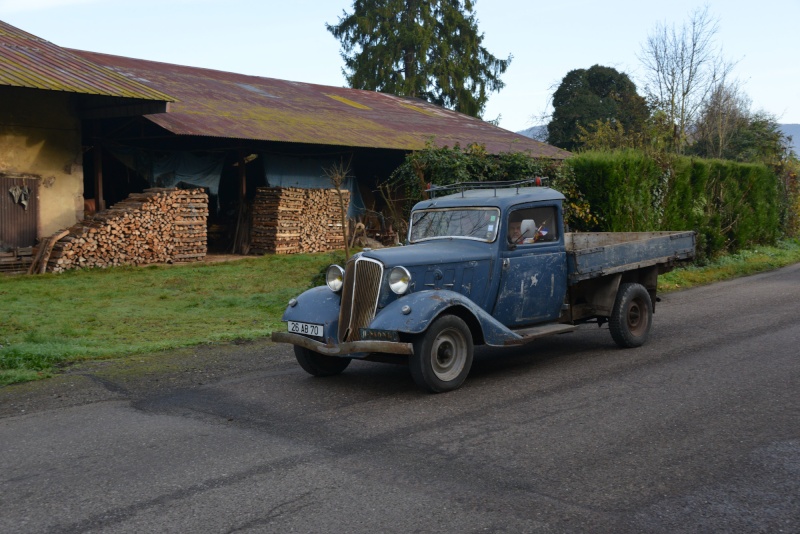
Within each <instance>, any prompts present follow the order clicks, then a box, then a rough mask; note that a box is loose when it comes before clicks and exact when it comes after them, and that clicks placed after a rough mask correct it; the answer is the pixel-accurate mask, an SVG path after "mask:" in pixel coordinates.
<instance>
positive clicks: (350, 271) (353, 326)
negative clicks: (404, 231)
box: [339, 258, 383, 343]
mask: <svg viewBox="0 0 800 534" xmlns="http://www.w3.org/2000/svg"><path fill="white" fill-rule="evenodd" d="M382 277H383V266H382V265H381V264H380V263H378V262H377V261H375V260H370V259H367V258H358V259H355V260H350V261H349V262H347V266H346V267H345V270H344V288H343V289H342V307H341V308H340V310H339V342H340V343H344V342H347V341H358V340H360V339H361V336H360V335H359V332H358V329H359V328H363V327H365V326H369V323H370V322H372V319H373V318H374V317H375V309H376V307H377V306H378V296H379V295H380V290H381V278H382Z"/></svg>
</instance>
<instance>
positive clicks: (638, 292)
mask: <svg viewBox="0 0 800 534" xmlns="http://www.w3.org/2000/svg"><path fill="white" fill-rule="evenodd" d="M652 325H653V302H652V300H651V299H650V293H648V292H647V289H645V288H644V286H642V285H641V284H621V285H620V286H619V291H617V299H616V301H615V302H614V309H613V311H612V312H611V317H609V318H608V327H609V330H611V337H612V338H613V339H614V341H615V342H616V343H617V345H619V346H620V347H622V348H632V347H639V346H641V345H644V343H645V341H647V337H648V336H649V335H650V327H651V326H652Z"/></svg>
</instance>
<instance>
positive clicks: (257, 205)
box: [250, 187, 350, 254]
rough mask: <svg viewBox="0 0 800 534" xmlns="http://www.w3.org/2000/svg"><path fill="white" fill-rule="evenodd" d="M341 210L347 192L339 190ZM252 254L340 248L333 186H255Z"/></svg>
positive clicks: (341, 238) (340, 232)
mask: <svg viewBox="0 0 800 534" xmlns="http://www.w3.org/2000/svg"><path fill="white" fill-rule="evenodd" d="M342 196H343V200H344V206H345V210H346V209H347V205H348V204H349V203H350V192H349V191H342ZM250 236H251V237H250V251H251V252H253V253H261V254H264V253H275V254H299V253H306V252H326V251H330V250H336V249H340V248H344V232H343V230H342V217H341V212H340V208H339V194H338V193H337V192H336V190H335V189H300V188H296V187H259V188H258V189H257V190H256V197H255V199H254V200H253V220H252V225H251V230H250Z"/></svg>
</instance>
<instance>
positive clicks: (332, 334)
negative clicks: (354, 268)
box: [281, 286, 342, 345]
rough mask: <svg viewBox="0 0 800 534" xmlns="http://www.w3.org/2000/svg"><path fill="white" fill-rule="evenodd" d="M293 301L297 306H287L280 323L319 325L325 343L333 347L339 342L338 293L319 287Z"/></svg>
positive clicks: (339, 301) (340, 300) (339, 300)
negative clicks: (297, 322)
mask: <svg viewBox="0 0 800 534" xmlns="http://www.w3.org/2000/svg"><path fill="white" fill-rule="evenodd" d="M295 300H296V301H297V304H295V305H294V306H288V307H287V308H286V311H284V312H283V317H282V318H281V320H282V321H284V322H286V321H300V322H302V323H313V324H321V325H323V332H324V334H323V339H324V341H325V343H327V344H333V345H335V344H336V343H338V342H339V340H338V339H337V338H338V329H339V308H340V307H341V302H342V299H341V297H340V296H339V294H338V293H334V292H333V291H331V290H330V289H328V286H319V287H314V288H311V289H309V290H308V291H305V292H303V293H301V294H300V295H298V296H297V298H296V299H295ZM320 341H322V340H320Z"/></svg>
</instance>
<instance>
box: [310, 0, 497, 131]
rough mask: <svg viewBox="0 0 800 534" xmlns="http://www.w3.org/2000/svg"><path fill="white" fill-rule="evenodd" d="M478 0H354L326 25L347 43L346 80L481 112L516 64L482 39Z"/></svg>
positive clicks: (352, 84)
mask: <svg viewBox="0 0 800 534" xmlns="http://www.w3.org/2000/svg"><path fill="white" fill-rule="evenodd" d="M474 5H475V2H474V0H463V1H461V0H355V1H354V2H353V11H352V13H347V12H346V11H344V12H343V15H342V17H340V18H339V23H338V24H335V25H331V24H326V25H325V26H326V28H327V29H328V31H329V32H331V33H332V34H333V36H334V37H336V38H337V39H338V40H339V41H340V42H341V45H342V51H341V55H342V59H344V63H345V67H344V68H343V69H342V72H343V73H344V75H345V77H346V79H347V83H348V84H349V85H350V87H353V88H355V89H367V90H371V91H380V92H383V93H393V94H396V95H400V96H411V97H417V98H422V99H424V100H427V101H429V102H432V103H434V104H437V105H440V106H442V107H445V108H449V109H455V110H456V111H460V112H461V113H466V114H467V115H472V116H474V117H480V116H481V115H482V114H483V110H484V108H485V106H486V101H487V100H488V95H489V93H491V92H494V91H499V90H500V89H502V88H503V85H504V84H503V82H502V80H501V79H500V75H502V74H503V73H504V72H505V71H506V69H507V68H508V65H509V63H510V62H511V56H509V57H508V58H507V59H497V58H496V57H495V56H493V55H492V54H490V53H489V51H488V50H486V48H484V47H483V46H482V45H481V43H482V42H483V34H482V33H479V31H478V22H477V19H476V18H475V12H474Z"/></svg>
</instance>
